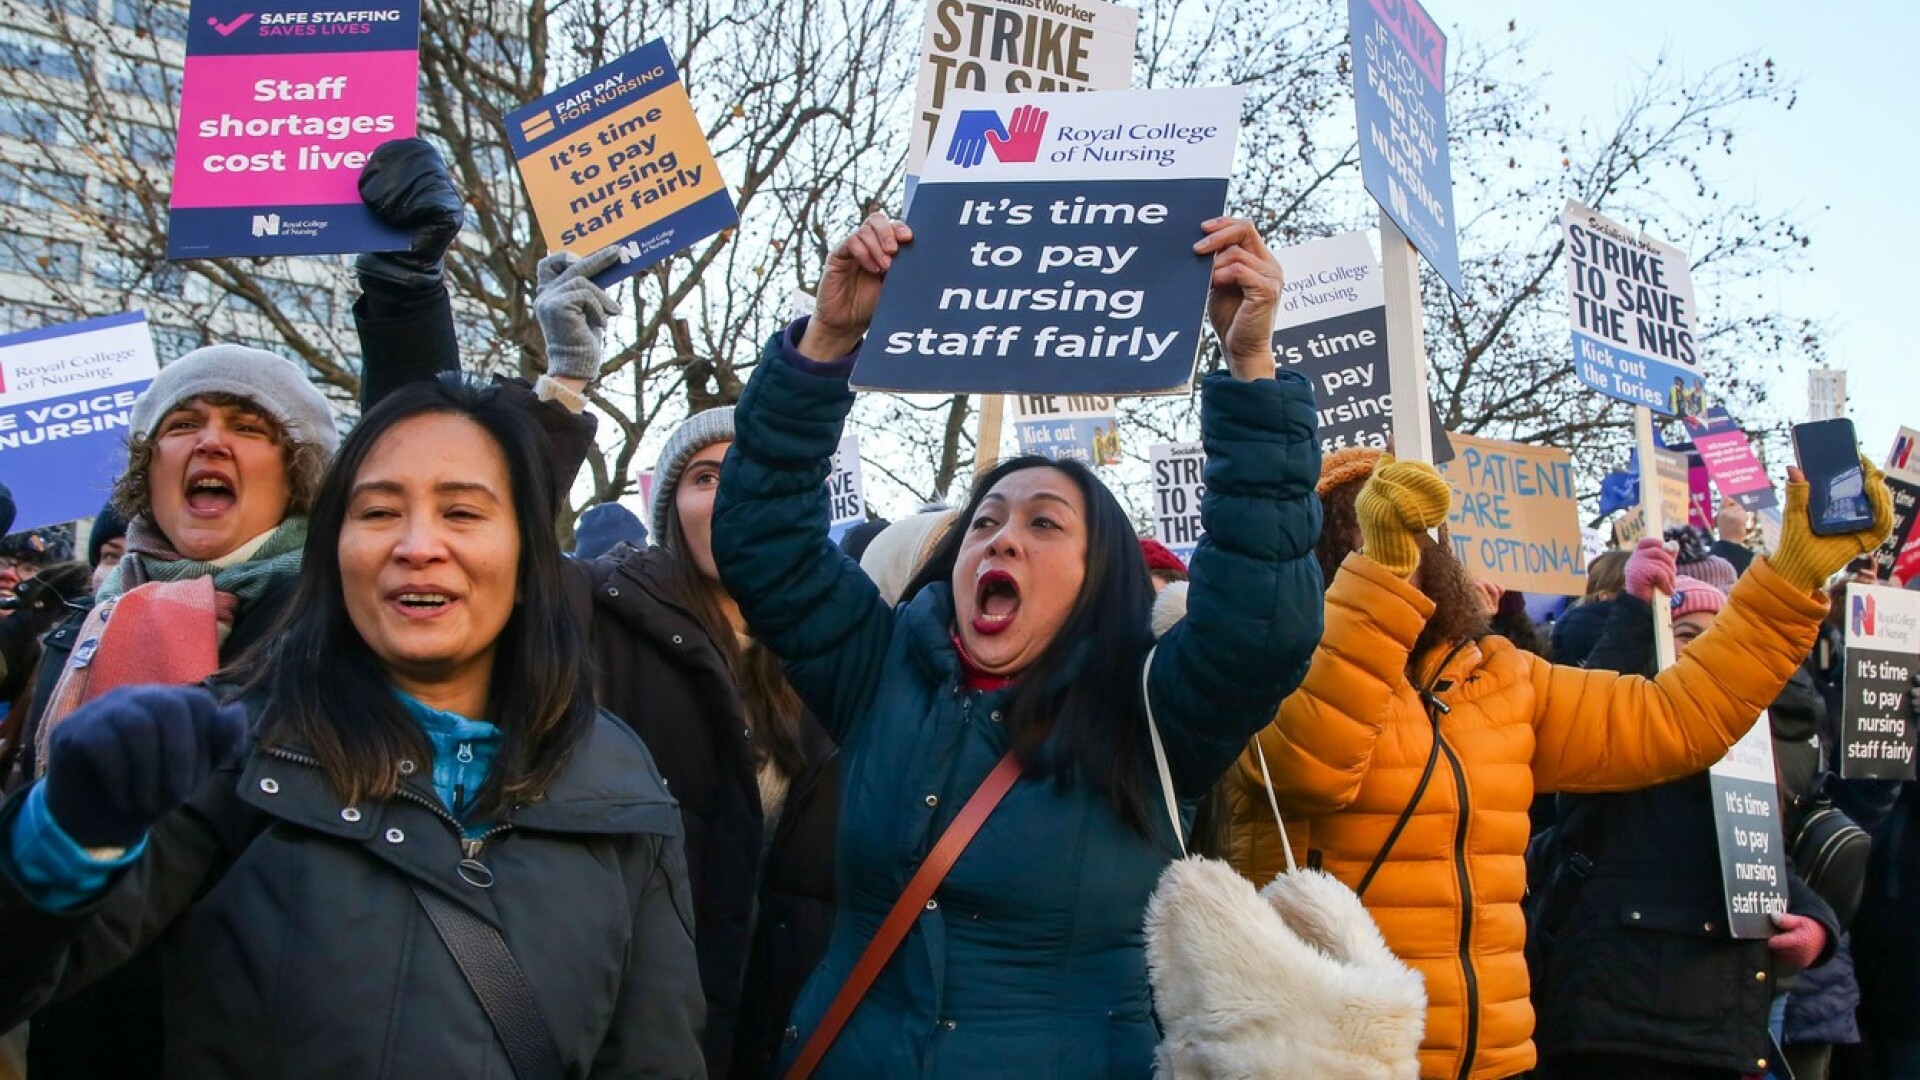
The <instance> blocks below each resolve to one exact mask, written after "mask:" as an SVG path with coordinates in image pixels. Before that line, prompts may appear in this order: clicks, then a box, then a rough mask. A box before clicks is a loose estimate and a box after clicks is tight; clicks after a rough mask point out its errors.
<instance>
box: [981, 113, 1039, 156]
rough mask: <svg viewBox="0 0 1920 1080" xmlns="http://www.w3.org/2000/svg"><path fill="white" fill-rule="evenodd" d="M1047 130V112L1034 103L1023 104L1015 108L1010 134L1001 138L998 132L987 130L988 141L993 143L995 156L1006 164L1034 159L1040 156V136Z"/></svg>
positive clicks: (1008, 130) (1009, 129) (1009, 127)
mask: <svg viewBox="0 0 1920 1080" xmlns="http://www.w3.org/2000/svg"><path fill="white" fill-rule="evenodd" d="M1046 131H1047V114H1046V113H1045V112H1043V111H1041V110H1040V109H1039V108H1036V107H1035V106H1032V105H1022V106H1020V107H1019V108H1017V109H1015V110H1013V122H1012V123H1010V124H1008V125H1007V132H1008V135H1007V137H1006V138H1004V139H1003V138H1001V137H1000V136H999V134H998V133H996V132H992V131H989V132H987V141H988V142H989V143H992V144H993V156H994V157H996V158H999V159H1000V161H1001V162H1002V163H1003V164H1004V163H1006V162H1015V161H1033V160H1035V159H1037V158H1039V156H1040V137H1041V136H1042V135H1045V134H1046Z"/></svg>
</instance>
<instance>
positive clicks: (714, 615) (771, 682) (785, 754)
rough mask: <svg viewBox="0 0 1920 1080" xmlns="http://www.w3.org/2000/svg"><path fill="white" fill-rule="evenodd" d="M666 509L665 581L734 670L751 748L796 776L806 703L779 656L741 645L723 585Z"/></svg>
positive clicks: (671, 506) (674, 504)
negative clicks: (703, 566) (725, 608)
mask: <svg viewBox="0 0 1920 1080" xmlns="http://www.w3.org/2000/svg"><path fill="white" fill-rule="evenodd" d="M666 509H667V514H666V526H667V527H666V535H664V536H662V537H660V546H661V548H663V549H664V550H665V551H666V553H667V555H668V556H669V559H668V567H669V574H668V580H669V581H670V582H671V583H672V585H673V587H674V589H675V590H676V591H677V592H678V593H679V594H680V598H681V600H682V602H683V603H685V604H686V605H687V610H688V611H690V612H692V613H693V618H694V621H695V622H697V623H699V624H700V628H701V629H703V630H705V631H706V632H707V637H709V638H711V639H712V640H713V645H714V648H716V649H718V650H720V655H721V656H722V657H723V658H724V659H725V660H726V662H727V666H728V668H730V669H731V670H732V671H733V682H734V686H735V687H736V688H737V689H738V691H739V693H740V708H741V711H742V712H744V713H745V714H746V718H747V725H748V727H749V728H751V729H752V731H753V736H754V750H755V752H756V753H760V754H765V755H766V756H767V757H768V758H769V759H771V760H772V761H773V763H774V764H775V765H777V766H778V767H779V769H780V771H781V772H782V773H785V774H786V775H787V776H789V777H792V776H798V775H800V773H801V772H803V771H804V770H805V769H806V767H807V756H806V752H805V750H804V749H803V748H802V747H801V745H800V718H801V717H802V716H803V715H805V713H806V705H805V704H803V703H802V702H801V700H800V694H799V693H798V692H797V691H796V690H794V688H793V684H792V683H789V682H788V681H787V675H786V670H785V669H784V668H783V667H781V664H780V658H779V657H777V656H775V655H773V652H772V651H771V650H769V649H768V648H767V647H766V646H765V645H762V644H760V642H759V641H757V640H749V641H747V642H746V643H745V644H744V645H743V644H742V643H741V641H740V638H739V635H738V634H736V633H735V632H734V629H733V624H732V623H731V622H729V621H728V620H727V617H726V615H725V614H724V613H723V612H722V611H721V609H720V602H719V597H721V596H724V595H726V591H725V587H724V586H722V585H721V584H720V583H719V582H718V581H715V580H713V579H711V578H709V577H707V576H706V575H705V574H703V573H701V572H700V566H699V564H697V563H696V562H694V560H693V559H692V558H691V557H690V556H689V555H688V553H687V531H686V529H685V527H684V526H682V525H681V523H680V504H679V502H678V501H677V500H674V499H668V500H667V504H666Z"/></svg>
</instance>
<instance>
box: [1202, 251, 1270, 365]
mask: <svg viewBox="0 0 1920 1080" xmlns="http://www.w3.org/2000/svg"><path fill="white" fill-rule="evenodd" d="M1200 228H1201V231H1203V232H1205V233H1206V236H1205V237H1203V238H1202V239H1201V240H1200V242H1199V243H1197V244H1195V245H1193V250H1194V252H1195V253H1196V254H1200V255H1211V256H1213V278H1212V286H1213V291H1212V292H1210V293H1209V294H1208V295H1207V318H1208V320H1209V321H1211V322H1212V323H1213V332H1214V334H1215V335H1217V336H1218V337H1219V338H1220V348H1221V349H1222V350H1224V351H1225V352H1226V354H1227V366H1228V367H1229V368H1230V369H1231V370H1232V371H1233V374H1234V377H1235V378H1239V379H1270V378H1272V377H1273V372H1274V361H1273V317H1274V315H1275V314H1276V313H1277V312H1278V311H1279V310H1280V294H1281V290H1282V289H1283V288H1284V286H1285V284H1286V275H1285V274H1283V273H1281V271H1280V263H1279V261H1278V260H1276V259H1275V258H1274V257H1273V253H1272V252H1271V251H1268V250H1267V243H1266V241H1265V240H1262V239H1261V238H1260V230H1259V229H1256V228H1254V226H1253V222H1251V221H1248V220H1247V219H1245V218H1214V219H1213V220H1211V221H1207V222H1203V223H1202V224H1201V226H1200Z"/></svg>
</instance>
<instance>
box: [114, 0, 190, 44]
mask: <svg viewBox="0 0 1920 1080" xmlns="http://www.w3.org/2000/svg"><path fill="white" fill-rule="evenodd" d="M113 25H115V26H124V27H126V28H127V29H129V30H132V31H134V32H135V33H146V34H153V35H154V36H156V37H163V38H166V39H168V40H170V41H185V40H187V8H186V5H184V4H182V5H180V6H178V7H175V6H174V5H173V4H169V3H164V2H161V3H155V2H154V0H113Z"/></svg>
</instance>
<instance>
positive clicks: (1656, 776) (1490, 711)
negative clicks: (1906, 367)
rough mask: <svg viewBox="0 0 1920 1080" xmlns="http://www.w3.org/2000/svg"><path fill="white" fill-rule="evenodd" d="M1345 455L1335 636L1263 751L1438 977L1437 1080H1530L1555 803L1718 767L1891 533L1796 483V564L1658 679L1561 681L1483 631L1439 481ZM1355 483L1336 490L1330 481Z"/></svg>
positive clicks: (1887, 510) (1792, 531)
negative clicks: (1534, 924)
mask: <svg viewBox="0 0 1920 1080" xmlns="http://www.w3.org/2000/svg"><path fill="white" fill-rule="evenodd" d="M1364 453H1366V452H1365V451H1346V452H1343V454H1342V455H1336V456H1335V457H1332V458H1329V466H1330V472H1336V475H1330V476H1329V477H1327V478H1326V479H1325V480H1323V482H1322V488H1321V494H1322V498H1323V499H1325V500H1326V501H1327V504H1328V507H1327V522H1328V527H1329V528H1328V532H1327V533H1326V534H1325V535H1323V537H1322V549H1323V556H1324V557H1326V558H1328V559H1329V560H1331V559H1333V558H1339V559H1340V561H1339V563H1338V569H1337V571H1336V572H1335V573H1334V574H1333V575H1332V577H1331V580H1330V582H1329V585H1328V589H1327V595H1326V605H1327V612H1326V621H1327V629H1326V636H1325V638H1324V639H1323V640H1322V641H1321V643H1320V647H1319V649H1318V650H1317V651H1316V652H1315V654H1314V658H1313V665H1312V668H1311V669H1310V670H1309V671H1308V673H1307V677H1306V680H1305V681H1304V682H1303V683H1302V684H1301V687H1300V689H1299V691H1298V692H1296V693H1294V694H1293V695H1292V696H1290V697H1288V698H1287V699H1286V701H1285V703H1284V704H1282V705H1281V707H1280V709H1279V712H1278V714H1277V715H1276V716H1275V717H1274V720H1273V723H1272V724H1271V725H1269V726H1268V727H1267V728H1266V730H1264V731H1262V732H1261V733H1260V735H1259V739H1260V747H1261V748H1262V749H1263V750H1264V753H1265V758H1266V762H1267V764H1268V765H1269V766H1270V769H1271V774H1272V791H1273V794H1274V796H1275V797H1276V798H1277V799H1278V801H1279V804H1280V809H1281V810H1282V812H1284V813H1288V814H1289V815H1290V817H1289V821H1290V822H1293V821H1299V822H1301V823H1302V827H1303V828H1304V830H1305V833H1306V835H1305V837H1304V838H1296V839H1295V840H1294V845H1295V847H1301V846H1302V839H1304V841H1305V843H1304V847H1305V848H1306V849H1307V850H1308V851H1309V852H1311V854H1310V856H1309V860H1308V861H1309V862H1310V863H1311V862H1316V861H1317V862H1318V863H1319V864H1320V865H1322V866H1323V867H1324V868H1325V869H1326V870H1327V871H1328V872H1329V873H1331V874H1333V875H1334V876H1335V877H1337V878H1339V879H1340V880H1341V881H1343V882H1346V883H1347V884H1348V885H1350V886H1352V887H1353V888H1354V890H1355V891H1356V892H1358V893H1360V896H1361V899H1362V900H1363V901H1364V902H1365V903H1366V905H1367V907H1368V909H1369V910H1370V911H1372V912H1373V914H1374V916H1375V918H1376V919H1377V920H1378V921H1379V924H1380V930H1381V932H1382V934H1384V935H1385V937H1386V940H1387V945H1388V947H1390V948H1391V949H1392V950H1393V951H1394V953H1395V954H1396V955H1398V956H1399V957H1400V958H1401V959H1403V960H1405V961H1406V962H1407V963H1409V964H1411V965H1413V966H1414V967H1416V968H1417V969H1419V970H1420V972H1421V973H1422V974H1423V975H1424V976H1425V978H1426V985H1427V1002H1428V1006H1427V1031H1426V1038H1425V1040H1424V1042H1423V1043H1422V1046H1421V1050H1420V1074H1421V1076H1423V1077H1430V1078H1442V1077H1444V1078H1454V1077H1460V1078H1471V1080H1498V1078H1504V1077H1511V1076H1517V1075H1519V1074H1520V1073H1523V1072H1525V1071H1527V1070H1528V1069H1531V1068H1532V1067H1533V1066H1534V1058H1535V1055H1534V1047H1533V1042H1532V1035H1533V1021H1534V1016H1533V1008H1532V1006H1531V1004H1530V1003H1529V1000H1528V981H1527V967H1526V961H1525V959H1524V957H1523V955H1522V947H1523V945H1524V943H1525V938H1526V926H1525V922H1524V920H1523V918H1522V915H1521V911H1520V900H1521V897H1522V895H1523V894H1524V893H1525V889H1526V867H1525V862H1524V859H1523V855H1524V853H1525V850H1526V845H1527V833H1528V829H1527V824H1528V819H1527V810H1528V807H1529V805H1530V804H1531V803H1532V801H1533V797H1534V794H1535V792H1536V791H1537V792H1542V793H1544V792H1555V791H1566V792H1597V791H1626V790H1632V789H1635V788H1641V787H1645V786H1647V785H1648V784H1654V783H1659V782H1662V781H1666V780H1671V779H1674V778H1677V777H1681V776H1686V775H1688V774H1691V773H1695V772H1699V771H1700V770H1702V769H1704V768H1706V767H1707V766H1709V765H1711V764H1713V763H1714V762H1715V761H1717V760H1719V759H1720V757H1721V756H1722V755H1724V754H1725V753H1726V751H1727V748H1728V747H1730V746H1732V745H1733V744H1734V743H1735V742H1736V741H1738V740H1739V738H1740V736H1741V735H1743V734H1744V733H1745V732H1746V730H1747V729H1748V728H1749V727H1751V726H1752V725H1753V722H1754V720H1755V719H1756V718H1757V717H1758V716H1759V715H1760V712H1761V710H1762V709H1765V708H1766V707H1767V705H1768V704H1769V703H1771V702H1772V701H1773V699H1774V698H1775V696H1777V695H1778V694H1779V692H1780V688H1781V687H1782V686H1784V685H1785V684H1786V682H1787V679H1788V677H1789V676H1791V675H1792V674H1793V671H1794V669H1795V668H1796V667H1798V666H1799V664H1800V661H1801V659H1802V658H1803V657H1805V656H1806V654H1807V650H1808V649H1809V648H1810V647H1811V646H1812V644H1813V639H1814V635H1815V633H1816V632H1817V630H1818V627H1819V624H1820V619H1821V617H1822V616H1823V615H1824V614H1825V613H1826V608H1827V602H1826V597H1825V595H1824V594H1823V593H1821V592H1820V591H1819V590H1820V588H1821V586H1822V585H1823V584H1824V583H1825V582H1826V578H1827V575H1828V574H1830V573H1832V572H1833V571H1835V570H1838V569H1839V568H1840V567H1842V566H1844V565H1846V563H1847V560H1849V559H1851V558H1853V557H1854V556H1855V555H1858V554H1860V553H1861V552H1864V551H1872V550H1874V549H1875V548H1876V547H1878V546H1879V544H1880V542H1881V540H1882V539H1883V538H1884V537H1885V536H1886V535H1887V533H1888V531H1889V530H1890V529H1891V528H1892V501H1891V497H1890V496H1889V495H1888V493H1887V487H1886V484H1885V483H1884V482H1883V481H1882V480H1881V478H1880V474H1879V471H1878V470H1877V469H1875V468H1873V466H1872V465H1871V464H1866V465H1864V470H1865V472H1866V475H1867V477H1868V484H1867V487H1868V491H1869V493H1870V499H1871V501H1872V505H1873V509H1874V515H1873V524H1872V525H1871V526H1870V527H1869V528H1867V529H1863V530H1861V531H1859V532H1854V533H1846V534H1842V535H1836V536H1822V535H1817V534H1815V533H1814V532H1813V530H1812V523H1811V521H1810V519H1809V517H1808V513H1807V502H1808V498H1807V484H1806V483H1805V481H1804V479H1803V478H1802V477H1801V476H1800V474H1799V473H1798V471H1797V470H1789V473H1788V477H1789V483H1788V500H1787V506H1786V512H1785V525H1784V527H1783V528H1782V531H1781V538H1780V544H1779V548H1778V550H1776V551H1775V552H1774V553H1773V554H1772V555H1769V556H1765V557H1763V558H1759V559H1756V560H1754V564H1753V566H1752V567H1751V568H1750V569H1749V570H1748V571H1747V573H1746V575H1745V576H1744V577H1742V578H1741V580H1740V582H1739V583H1738V584H1736V585H1735V586H1734V588H1733V591H1732V595H1731V596H1730V597H1729V598H1728V600H1727V604H1726V608H1725V610H1723V611H1721V612H1720V613H1719V615H1718V616H1717V617H1716V618H1715V620H1714V624H1713V626H1712V627H1710V628H1709V629H1708V630H1707V631H1706V632H1705V633H1704V634H1702V635H1701V636H1700V638H1699V639H1698V640H1697V641H1695V642H1693V643H1692V644H1691V645H1690V646H1689V647H1688V648H1687V650H1686V652H1685V653H1684V654H1683V655H1682V656H1681V657H1680V660H1679V663H1677V664H1676V665H1674V666H1673V667H1671V668H1668V669H1667V670H1666V671H1663V672H1661V673H1660V674H1659V675H1658V676H1656V677H1654V678H1651V679H1648V678H1644V677H1642V676H1639V675H1616V674H1614V673H1611V672H1603V671H1583V670H1580V669H1578V668H1572V667H1563V666H1558V665H1554V664H1549V663H1548V662H1546V661H1545V660H1542V659H1540V658H1539V657H1536V656H1532V655H1529V654H1526V653H1522V652H1520V651H1518V650H1516V649H1515V648H1513V646H1512V645H1510V644H1509V643H1507V642H1506V641H1504V640H1502V639H1500V638H1497V637H1491V636H1486V635H1485V615H1484V612H1483V609H1482V607H1481V605H1480V600H1479V597H1478V595H1477V594H1476V592H1475V590H1474V589H1473V587H1472V583H1471V582H1470V581H1469V580H1468V579H1467V577H1466V573H1465V571H1464V569H1463V568H1462V567H1461V566H1460V564H1459V562H1458V561H1457V560H1456V559H1454V558H1453V556H1452V553H1451V545H1450V544H1448V543H1446V542H1444V537H1445V535H1446V534H1445V533H1444V532H1442V534H1441V535H1442V537H1443V540H1442V541H1441V542H1436V541H1435V540H1433V539H1432V538H1431V537H1429V536H1428V534H1427V530H1429V529H1432V528H1435V527H1436V526H1439V525H1441V524H1442V523H1443V522H1444V521H1445V520H1446V517H1447V510H1448V506H1449V502H1450V497H1451V492H1450V490H1449V489H1448V486H1447V483H1446V481H1445V480H1444V479H1443V478H1442V477H1441V476H1440V474H1439V473H1438V472H1437V471H1436V470H1435V469H1434V468H1433V467H1432V466H1430V465H1426V464H1423V463H1421V462H1414V461H1396V460H1394V458H1393V457H1392V455H1382V456H1380V457H1378V458H1377V459H1376V460H1374V461H1371V462H1367V461H1363V460H1360V459H1359V458H1358V457H1356V456H1354V455H1358V454H1364ZM1336 466H1337V467H1338V468H1337V471H1336V469H1335V468H1334V467H1336ZM1264 784H1265V781H1264V780H1263V779H1262V773H1261V767H1260V762H1259V758H1258V756H1257V755H1255V754H1254V753H1253V751H1252V750H1251V748H1250V749H1249V750H1248V752H1247V753H1245V754H1243V755H1242V757H1241V759H1240V767H1239V769H1237V770H1236V771H1235V773H1234V785H1235V786H1236V787H1237V788H1238V789H1239V793H1240V797H1239V798H1238V799H1237V800H1235V805H1234V814H1233V826H1232V831H1233V835H1232V837H1231V838H1230V854H1231V856H1232V861H1233V862H1234V865H1235V867H1236V869H1239V870H1240V872H1241V873H1242V874H1244V875H1246V876H1247V877H1248V878H1250V879H1252V880H1253V881H1255V882H1257V883H1259V884H1265V883H1266V882H1268V881H1271V880H1272V879H1273V876H1274V874H1275V873H1276V872H1277V871H1278V869H1279V867H1280V853H1279V848H1280V845H1279V843H1278V837H1277V835H1275V826H1274V825H1273V822H1272V820H1271V816H1270V814H1269V813H1268V811H1267V806H1266V801H1265V795H1264V793H1262V792H1261V788H1262V786H1264Z"/></svg>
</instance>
